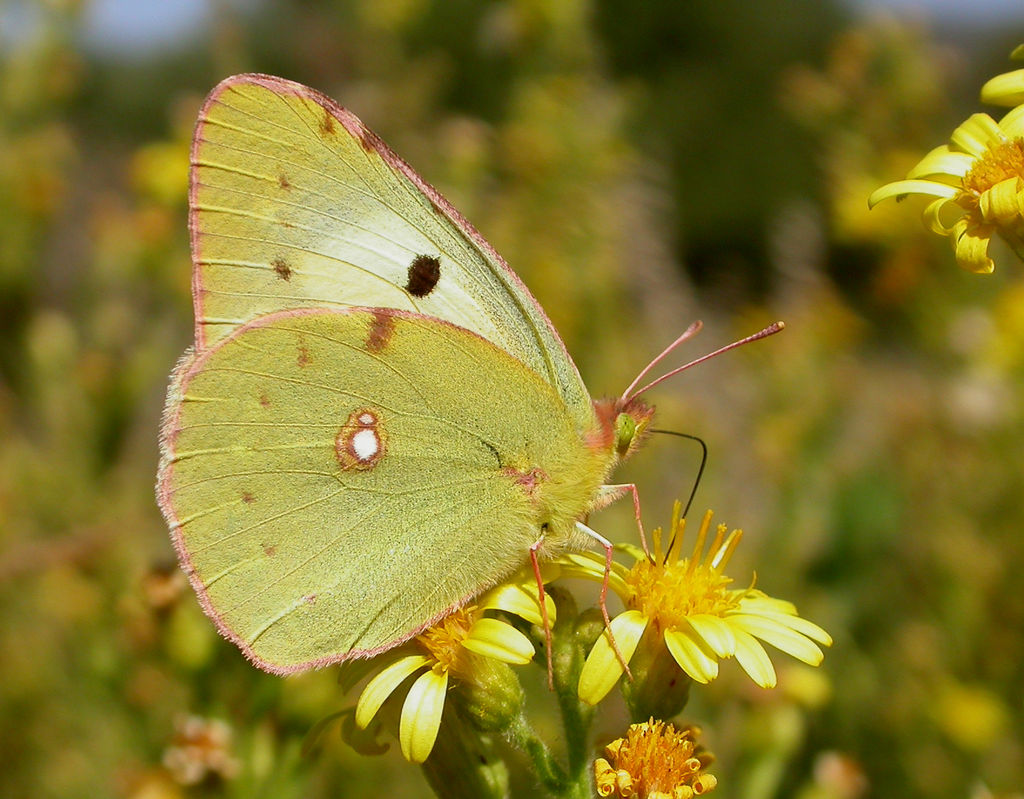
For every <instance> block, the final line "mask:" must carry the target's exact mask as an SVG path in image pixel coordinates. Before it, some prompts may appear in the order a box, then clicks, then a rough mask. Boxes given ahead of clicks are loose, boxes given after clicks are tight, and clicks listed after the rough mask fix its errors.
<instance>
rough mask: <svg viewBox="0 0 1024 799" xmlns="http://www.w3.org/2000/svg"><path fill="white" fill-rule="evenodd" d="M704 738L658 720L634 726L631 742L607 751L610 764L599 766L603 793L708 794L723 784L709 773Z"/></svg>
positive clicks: (627, 739) (626, 740) (628, 737)
mask: <svg viewBox="0 0 1024 799" xmlns="http://www.w3.org/2000/svg"><path fill="white" fill-rule="evenodd" d="M699 734H700V732H699V731H698V730H697V729H695V728H693V727H684V728H682V729H680V730H677V729H676V728H675V727H674V726H672V725H671V724H669V723H666V722H661V721H654V719H651V720H650V721H647V722H645V723H643V724H632V725H630V727H629V730H628V731H627V732H626V737H625V738H619V739H618V740H616V741H613V742H612V743H611V744H609V745H608V746H607V747H606V748H605V754H606V755H607V756H608V759H607V760H605V759H604V758H599V759H598V760H597V762H595V763H594V772H595V777H596V780H597V783H598V793H599V794H600V795H601V796H610V795H612V794H614V793H618V794H619V795H620V796H638V797H654V796H659V797H660V796H665V797H670V796H672V797H674V796H680V797H683V796H685V797H692V796H695V795H700V794H704V793H708V792H709V791H711V790H713V789H714V787H715V785H717V783H718V780H717V779H715V777H714V776H713V775H711V774H707V773H705V772H704V769H705V768H707V767H708V766H709V765H710V763H711V760H712V757H711V756H710V754H709V753H708V752H705V751H704V750H702V749H701V748H700V747H698V746H697V744H696V738H697V736H698V735H699Z"/></svg>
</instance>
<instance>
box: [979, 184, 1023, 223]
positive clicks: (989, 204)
mask: <svg viewBox="0 0 1024 799" xmlns="http://www.w3.org/2000/svg"><path fill="white" fill-rule="evenodd" d="M1020 185H1021V180H1020V178H1019V177H1012V178H1007V179H1006V180H1001V181H999V183H997V184H996V185H995V186H993V187H992V188H990V189H989V190H988V191H986V192H985V193H984V194H982V195H981V200H980V201H979V203H978V207H979V209H980V210H981V216H982V218H983V219H984V220H985V221H986V222H995V223H996V224H999V223H1003V224H1005V223H1009V222H1012V221H1014V220H1015V219H1016V218H1017V209H1018V205H1017V195H1018V194H1019V193H1020Z"/></svg>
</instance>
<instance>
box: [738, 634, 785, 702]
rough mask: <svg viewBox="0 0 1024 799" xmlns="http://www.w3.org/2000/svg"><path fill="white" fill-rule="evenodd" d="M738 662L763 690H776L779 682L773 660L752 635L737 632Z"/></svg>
mask: <svg viewBox="0 0 1024 799" xmlns="http://www.w3.org/2000/svg"><path fill="white" fill-rule="evenodd" d="M736 662H737V663H739V664H740V666H742V667H743V670H744V671H745V672H746V673H747V674H749V675H750V679H752V680H753V681H754V682H755V683H756V684H757V685H760V686H761V687H762V688H774V687H775V683H776V682H777V681H778V680H777V678H776V676H775V667H774V666H773V665H772V661H771V658H769V657H768V653H767V652H765V651H764V647H763V646H761V644H759V643H758V641H757V639H756V638H754V636H752V635H751V634H750V633H745V632H743V631H742V630H737V631H736Z"/></svg>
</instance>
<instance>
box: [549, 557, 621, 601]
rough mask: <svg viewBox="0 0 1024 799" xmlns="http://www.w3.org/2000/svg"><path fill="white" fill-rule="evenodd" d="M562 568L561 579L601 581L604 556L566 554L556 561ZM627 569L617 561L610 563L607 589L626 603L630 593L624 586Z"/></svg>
mask: <svg viewBox="0 0 1024 799" xmlns="http://www.w3.org/2000/svg"><path fill="white" fill-rule="evenodd" d="M558 563H559V565H560V566H561V567H562V576H563V577H582V578H584V579H586V580H597V581H601V580H603V579H604V567H605V563H604V556H603V555H598V554H597V553H596V552H567V553H566V554H564V555H562V556H561V557H559V559H558ZM627 574H629V569H628V568H627V567H626V566H623V565H622V564H621V563H619V562H618V561H612V571H611V576H610V578H609V580H608V587H609V588H610V589H611V590H612V591H614V592H615V593H616V594H617V595H618V596H619V597H620V598H621V599H622V600H623V601H627V600H628V598H629V595H630V594H631V593H632V592H631V591H630V589H629V587H628V586H627V585H626V581H625V579H624V578H625V577H626V575H627Z"/></svg>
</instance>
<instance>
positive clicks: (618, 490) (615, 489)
mask: <svg viewBox="0 0 1024 799" xmlns="http://www.w3.org/2000/svg"><path fill="white" fill-rule="evenodd" d="M627 491H628V492H629V493H631V494H632V495H633V514H634V515H635V517H636V529H637V530H638V531H639V532H640V545H641V546H642V547H643V549H644V554H645V555H646V556H647V557H648V558H650V557H651V551H650V550H649V549H648V548H647V536H646V535H644V525H643V522H641V521H640V492H639V491H637V488H636V483H623V484H621V485H606V486H601V493H602V494H604V495H608V496H613V497H614V498H615V499H618V498H619V497H621V496H623V495H624V494H625V493H626V492H627Z"/></svg>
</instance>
